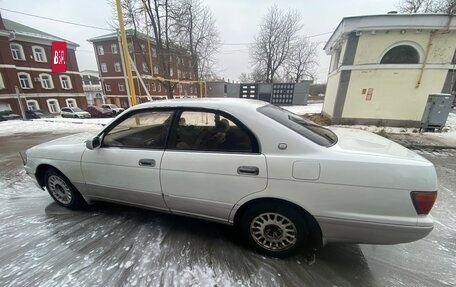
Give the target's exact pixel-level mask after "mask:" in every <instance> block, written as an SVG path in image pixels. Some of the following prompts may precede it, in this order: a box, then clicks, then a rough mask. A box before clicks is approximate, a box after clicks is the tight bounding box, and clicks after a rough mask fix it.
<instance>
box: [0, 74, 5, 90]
mask: <svg viewBox="0 0 456 287" xmlns="http://www.w3.org/2000/svg"><path fill="white" fill-rule="evenodd" d="M4 88H5V83H4V82H3V76H2V73H0V89H4Z"/></svg>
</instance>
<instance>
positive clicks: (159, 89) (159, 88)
mask: <svg viewBox="0 0 456 287" xmlns="http://www.w3.org/2000/svg"><path fill="white" fill-rule="evenodd" d="M158 91H159V92H161V91H162V86H161V84H160V83H158Z"/></svg>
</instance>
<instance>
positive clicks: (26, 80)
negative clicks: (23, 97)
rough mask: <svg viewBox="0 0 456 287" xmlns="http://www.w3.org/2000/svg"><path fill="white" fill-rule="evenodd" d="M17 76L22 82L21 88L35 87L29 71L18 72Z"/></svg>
mask: <svg viewBox="0 0 456 287" xmlns="http://www.w3.org/2000/svg"><path fill="white" fill-rule="evenodd" d="M17 76H18V77H19V83H20V84H21V88H23V89H31V88H33V85H32V80H31V79H30V75H29V74H28V73H17Z"/></svg>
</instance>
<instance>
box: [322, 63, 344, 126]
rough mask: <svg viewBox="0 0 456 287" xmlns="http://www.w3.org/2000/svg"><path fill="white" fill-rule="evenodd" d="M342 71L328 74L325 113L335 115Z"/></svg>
mask: <svg viewBox="0 0 456 287" xmlns="http://www.w3.org/2000/svg"><path fill="white" fill-rule="evenodd" d="M339 80H340V72H336V73H333V74H331V75H329V76H328V81H327V83H326V93H325V101H324V103H323V109H322V111H323V113H324V114H326V115H327V116H330V117H332V116H333V115H334V104H335V102H336V95H337V89H338V87H339Z"/></svg>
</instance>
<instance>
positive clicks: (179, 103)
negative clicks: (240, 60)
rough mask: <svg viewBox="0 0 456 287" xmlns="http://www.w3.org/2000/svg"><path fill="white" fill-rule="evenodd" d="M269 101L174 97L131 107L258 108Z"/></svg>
mask: <svg viewBox="0 0 456 287" xmlns="http://www.w3.org/2000/svg"><path fill="white" fill-rule="evenodd" d="M267 104H269V103H267V102H264V101H259V100H252V99H239V98H197V99H174V100H158V101H154V102H147V103H143V104H139V105H136V106H134V107H132V108H131V109H134V110H136V109H147V108H179V107H186V108H207V109H216V110H218V109H220V110H229V111H233V110H234V111H235V110H256V109H257V108H259V107H262V106H264V105H267Z"/></svg>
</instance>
